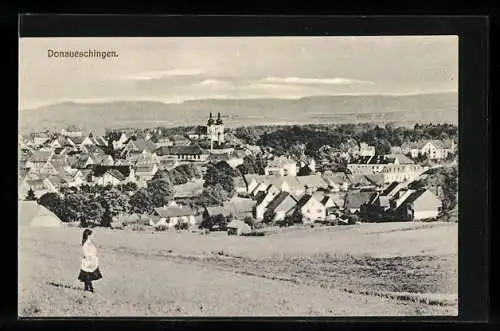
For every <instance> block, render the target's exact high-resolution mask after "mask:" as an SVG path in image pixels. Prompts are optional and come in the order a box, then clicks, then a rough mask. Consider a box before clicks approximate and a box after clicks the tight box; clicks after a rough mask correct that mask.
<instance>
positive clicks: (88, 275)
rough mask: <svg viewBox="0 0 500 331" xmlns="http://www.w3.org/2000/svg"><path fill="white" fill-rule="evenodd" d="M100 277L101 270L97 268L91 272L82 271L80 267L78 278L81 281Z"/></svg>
mask: <svg viewBox="0 0 500 331" xmlns="http://www.w3.org/2000/svg"><path fill="white" fill-rule="evenodd" d="M101 278H102V274H101V271H100V270H99V268H97V269H95V270H94V271H92V272H88V271H84V270H81V269H80V274H79V275H78V280H79V281H81V282H92V281H94V280H99V279H101Z"/></svg>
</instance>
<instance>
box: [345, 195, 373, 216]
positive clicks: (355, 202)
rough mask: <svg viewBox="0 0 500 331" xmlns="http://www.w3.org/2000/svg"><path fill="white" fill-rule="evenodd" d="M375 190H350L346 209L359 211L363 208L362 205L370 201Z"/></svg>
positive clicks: (346, 197)
mask: <svg viewBox="0 0 500 331" xmlns="http://www.w3.org/2000/svg"><path fill="white" fill-rule="evenodd" d="M373 193H374V192H373V191H362V190H355V191H348V192H347V194H346V196H345V201H344V210H346V211H349V212H350V213H357V212H359V211H360V210H361V208H362V206H363V205H365V204H366V203H367V202H369V201H370V198H371V197H372V195H373Z"/></svg>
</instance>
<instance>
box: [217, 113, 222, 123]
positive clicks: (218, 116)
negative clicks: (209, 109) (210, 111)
mask: <svg viewBox="0 0 500 331" xmlns="http://www.w3.org/2000/svg"><path fill="white" fill-rule="evenodd" d="M215 124H217V125H219V124H222V120H221V118H220V113H217V121H216V122H215Z"/></svg>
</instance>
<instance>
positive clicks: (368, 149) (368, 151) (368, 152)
mask: <svg viewBox="0 0 500 331" xmlns="http://www.w3.org/2000/svg"><path fill="white" fill-rule="evenodd" d="M359 155H360V156H361V157H363V156H375V146H370V145H368V144H367V143H365V142H362V143H360V144H359Z"/></svg>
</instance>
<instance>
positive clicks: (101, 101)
mask: <svg viewBox="0 0 500 331" xmlns="http://www.w3.org/2000/svg"><path fill="white" fill-rule="evenodd" d="M452 93H456V94H458V90H444V91H430V92H408V93H339V94H317V95H309V96H301V97H279V96H276V97H225V96H215V97H205V98H187V99H185V100H182V101H178V102H176V101H170V100H159V99H157V98H131V99H110V98H109V99H108V98H102V99H88V100H85V99H72V100H61V101H56V102H50V103H45V104H42V105H39V106H35V107H29V108H21V107H19V106H18V111H30V110H38V109H41V108H46V107H51V106H56V105H61V104H65V103H66V104H68V103H69V104H71V103H73V104H80V105H83V104H89V105H92V104H109V103H120V102H151V103H161V104H165V105H181V104H185V103H189V102H197V101H238V100H241V101H245V100H303V99H307V98H321V97H363V96H385V97H405V96H418V95H422V96H424V95H435V94H452Z"/></svg>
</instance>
